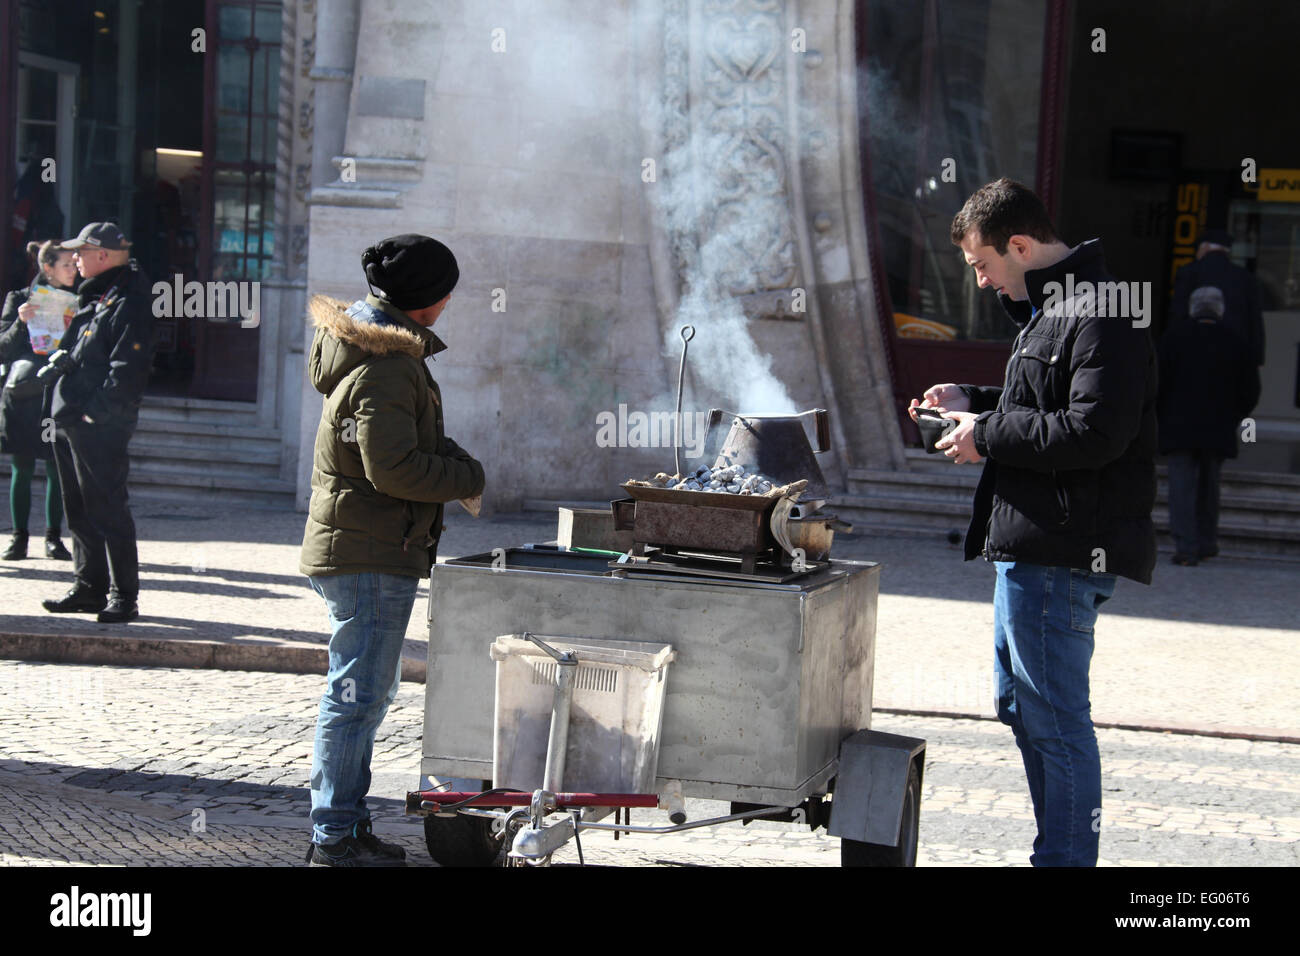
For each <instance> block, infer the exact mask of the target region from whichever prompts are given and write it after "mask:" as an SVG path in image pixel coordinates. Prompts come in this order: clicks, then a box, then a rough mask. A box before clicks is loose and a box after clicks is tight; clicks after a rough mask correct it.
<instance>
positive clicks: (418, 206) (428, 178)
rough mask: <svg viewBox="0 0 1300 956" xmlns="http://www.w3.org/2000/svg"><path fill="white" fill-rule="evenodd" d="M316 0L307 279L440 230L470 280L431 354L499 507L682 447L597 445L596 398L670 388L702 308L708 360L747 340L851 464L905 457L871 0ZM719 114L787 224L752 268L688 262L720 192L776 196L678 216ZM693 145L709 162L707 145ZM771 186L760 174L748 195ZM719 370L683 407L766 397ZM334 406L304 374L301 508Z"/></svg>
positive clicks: (603, 402) (604, 485) (351, 281)
mask: <svg viewBox="0 0 1300 956" xmlns="http://www.w3.org/2000/svg"><path fill="white" fill-rule="evenodd" d="M300 5H301V6H312V5H313V4H311V3H308V2H307V0H300ZM315 7H316V9H315V11H314V16H315V34H314V37H315V40H314V42H315V51H314V56H315V64H316V65H315V67H314V68H313V70H312V71H311V75H312V78H313V80H314V90H313V91H312V93H311V95H310V97H309V98H308V97H305V98H304V99H303V101H302V104H300V106H299V109H300V111H307V110H314V117H315V119H314V122H315V132H314V134H313V141H314V150H313V160H312V167H311V172H310V176H309V177H307V178H310V181H311V184H312V188H311V191H310V195H309V203H310V225H309V233H308V250H309V257H308V263H307V274H306V278H307V286H308V290H309V291H310V292H320V293H325V294H329V295H334V296H337V297H339V298H344V299H349V300H351V299H354V298H357V297H359V296H360V295H362V294H364V292H365V291H366V286H365V281H364V277H363V276H362V273H361V269H360V264H359V257H360V253H361V251H362V249H363V248H365V247H366V246H367V245H369V244H371V243H372V242H374V241H376V240H378V239H380V238H382V237H384V236H387V235H393V234H397V233H402V232H422V233H426V234H429V235H433V236H436V237H438V238H439V239H441V240H443V241H444V242H446V243H447V244H448V245H449V246H450V247H451V248H452V249H453V250H454V251H455V252H456V255H457V257H458V259H459V262H460V267H461V281H460V285H459V286H458V287H457V288H456V290H455V292H454V293H453V295H452V300H451V303H450V305H449V307H448V309H447V311H446V312H445V313H444V316H443V317H442V318H441V319H440V320H439V323H438V325H437V327H436V331H437V332H438V333H439V335H440V336H441V337H442V338H443V339H444V340H445V341H446V342H447V343H448V345H449V349H448V351H447V352H445V353H443V355H441V356H439V357H438V358H437V360H436V361H435V363H434V365H433V371H434V375H435V377H436V378H437V379H438V381H439V384H440V385H441V387H442V391H443V395H444V399H445V403H446V419H447V429H448V433H449V434H451V435H452V436H453V437H455V438H456V440H457V441H458V442H460V443H461V444H462V445H463V446H464V447H465V448H467V449H468V450H470V451H471V452H472V453H473V454H475V455H476V456H477V457H479V458H480V459H481V460H482V461H483V463H484V465H485V468H486V470H487V474H488V491H487V494H486V495H485V505H486V506H487V507H489V508H494V509H497V510H513V509H515V508H518V507H520V506H521V505H522V504H523V502H524V501H525V500H528V499H554V498H563V499H589V500H600V499H609V498H610V497H613V496H615V494H616V493H617V490H618V489H617V484H618V483H619V482H620V481H621V480H623V479H625V478H627V477H631V476H633V475H636V474H640V473H644V472H647V471H650V472H652V471H656V470H659V469H660V468H663V467H666V466H669V465H671V463H672V450H671V448H658V449H644V448H626V447H625V448H618V447H615V448H603V447H599V446H598V444H597V433H598V430H597V415H598V414H600V413H601V412H616V411H617V409H618V408H619V406H620V404H625V405H627V406H628V408H629V409H630V410H642V411H656V410H659V411H667V410H670V409H671V407H672V393H673V390H674V387H675V381H676V367H677V349H678V348H679V344H680V340H676V339H675V334H676V328H677V327H678V326H679V325H680V324H681V322H682V321H683V318H684V317H686V318H691V317H692V316H693V317H694V318H693V319H692V321H694V322H695V324H696V325H697V327H698V336H697V339H696V340H695V342H694V343H693V344H692V349H693V350H695V349H697V348H698V349H699V352H698V354H699V355H700V356H701V361H702V362H705V363H708V362H709V356H710V354H711V350H712V351H713V352H717V351H718V350H719V349H721V348H723V346H724V345H725V346H726V347H727V348H731V347H732V346H735V345H736V344H737V343H738V342H739V341H740V337H741V336H748V339H749V340H752V341H753V342H754V343H755V345H756V346H757V349H756V354H757V356H758V358H759V361H760V364H763V363H764V362H770V364H771V369H772V373H773V374H774V376H775V377H776V379H778V380H779V382H780V383H781V384H782V385H783V386H784V387H785V391H786V392H787V393H788V397H789V401H790V402H791V404H792V406H793V407H798V408H805V407H812V406H818V405H820V406H824V407H828V408H830V409H831V411H832V419H833V423H834V427H835V433H836V454H835V456H833V457H834V458H835V461H834V462H827V465H828V467H827V469H826V470H827V471H828V472H830V473H831V474H832V476H834V475H836V474H839V472H840V466H843V465H852V464H854V463H856V459H855V455H857V454H859V452H860V451H862V450H863V449H864V447H865V444H866V443H874V444H875V445H877V446H879V447H878V448H877V449H875V451H876V452H877V453H879V449H882V448H883V449H884V455H885V456H886V458H889V456H896V457H901V444H900V443H899V442H898V437H897V426H896V424H895V423H894V422H893V416H892V415H890V414H883V415H882V414H881V396H882V395H883V396H884V398H885V400H887V398H888V391H889V389H888V377H887V370H886V374H885V378H884V384H883V389H882V388H881V383H880V372H881V366H880V361H879V358H878V355H879V350H878V344H879V341H878V337H879V331H878V326H877V324H876V321H875V316H874V312H873V308H874V307H873V306H872V304H871V302H872V296H871V289H870V286H869V273H868V270H867V268H866V255H865V240H864V238H863V237H864V236H865V230H864V228H863V224H862V221H861V217H862V209H861V193H860V183H859V179H858V176H859V173H858V169H857V142H856V102H855V100H854V99H853V59H852V57H853V45H852V3H851V2H848V0H844V2H840V3H816V4H814V3H806V4H795V3H782V2H779V0H666V2H662V3H661V2H649V0H643V2H626V3H613V2H608V0H553V2H548V3H545V4H540V3H539V4H534V3H523V2H509V0H459V2H455V0H439V2H436V3H435V2H431V0H317V2H316V4H315ZM801 8H806V10H804V9H801ZM357 25H359V30H358V29H357ZM846 27H847V40H846V39H845V36H846V34H845V32H844V31H845V29H846ZM796 29H802V30H803V31H804V33H805V36H806V38H805V40H804V44H803V46H804V49H803V50H799V51H796V50H794V49H793V46H794V45H797V44H794V45H792V42H791V38H792V36H794V35H795V34H794V33H792V31H794V30H796ZM809 51H811V52H812V54H814V55H813V56H811V57H810V56H809ZM745 104H749V105H748V106H746V105H745ZM327 115H328V116H329V121H328V124H327V125H323V124H324V121H325V117H326V116H327ZM683 124H685V125H683ZM705 128H708V129H712V130H714V131H718V130H721V134H719V135H723V136H724V138H725V136H729V135H732V134H734V136H735V140H736V141H735V144H734V145H735V148H734V149H730V142H729V141H725V139H724V142H726V144H727V145H728V149H727V150H724V151H723V152H725V153H726V155H727V157H728V159H727V161H728V162H735V164H736V166H737V169H738V171H739V173H741V174H743V171H744V170H745V169H751V170H752V169H755V168H761V169H762V170H763V171H764V174H765V177H766V178H764V179H763V180H762V182H763V183H765V184H767V186H768V187H770V188H768V189H767V192H769V193H770V195H768V196H767V197H766V198H765V200H764V202H765V205H764V206H763V210H764V212H763V215H765V216H766V215H769V214H771V215H772V216H773V219H772V220H771V221H773V222H775V223H777V226H776V227H774V229H775V231H774V232H773V233H772V235H773V236H774V237H775V240H777V241H773V242H767V243H764V244H763V248H762V249H760V250H759V251H757V252H756V253H755V254H754V257H753V258H754V261H753V268H752V270H740V273H741V276H740V278H739V279H735V278H734V277H731V278H727V277H725V276H724V277H721V278H720V277H719V276H716V275H713V274H711V273H710V274H709V275H708V277H707V281H706V279H702V278H701V274H700V272H699V269H698V268H696V271H694V272H692V268H693V267H692V265H691V263H692V261H694V262H696V265H697V266H698V264H699V258H698V256H699V253H700V249H701V248H702V247H704V246H706V245H707V243H708V241H709V239H710V238H711V237H713V236H715V235H716V234H718V233H719V232H720V231H723V230H724V229H725V227H726V224H727V222H728V219H727V216H728V215H731V216H732V217H733V218H734V217H735V216H736V215H742V216H746V215H749V214H750V212H751V211H752V210H753V209H754V208H757V207H753V206H745V205H743V204H741V205H737V203H736V202H733V201H731V200H730V199H728V197H726V196H723V195H721V194H720V195H719V196H718V197H712V198H710V200H709V201H706V202H704V203H703V204H702V205H700V206H699V208H698V215H694V214H687V215H685V216H683V215H682V214H681V207H680V205H679V206H678V207H675V208H676V209H677V211H676V212H675V213H672V212H671V210H670V211H668V212H666V208H667V207H666V204H665V201H664V195H665V193H664V190H665V189H666V188H667V187H669V186H672V185H674V184H677V185H680V183H681V182H682V179H681V177H682V176H683V175H684V167H683V166H682V163H681V161H680V157H681V155H682V153H681V151H680V147H681V145H682V142H683V141H684V140H683V137H685V140H690V138H691V137H692V136H694V135H696V131H699V130H701V129H705ZM675 147H677V148H678V149H677V151H676V152H675V151H674V148H675ZM699 152H700V151H699V150H696V154H697V155H696V158H695V162H697V163H699V162H708V161H709V160H710V157H711V156H712V155H713V154H712V153H709V152H707V151H706V152H705V154H704V155H703V156H702V157H701V156H700V155H698V154H699ZM719 155H720V154H719ZM674 157H676V162H675V163H674ZM647 160H651V161H653V163H654V164H653V170H654V173H655V175H654V176H653V177H652V178H649V180H648V177H647V172H646V171H647V168H648V167H647ZM697 171H698V167H697ZM664 176H669V177H672V176H676V177H678V178H677V179H676V180H672V179H664V178H663V177H664ZM647 180H648V181H647ZM752 182H753V180H751V179H745V178H744V176H743V175H742V185H743V189H742V190H741V191H742V192H743V191H744V189H749V190H750V191H753V190H754V187H753V186H752ZM747 183H748V184H751V185H744V184H747ZM724 192H725V190H724ZM732 198H734V197H732ZM742 198H743V197H742ZM737 210H739V211H740V212H739V213H737ZM670 213H671V214H670ZM744 248H747V247H745V246H744V245H743V243H742V244H741V245H738V246H737V249H741V250H742V251H743V249H744ZM692 256H696V257H697V258H696V259H695V260H692V258H691V257H692ZM705 258H706V259H707V258H708V257H707V256H706V257H705ZM706 271H707V270H706ZM724 278H725V279H726V281H722V279H724ZM710 284H713V285H716V286H718V287H719V288H725V290H726V291H727V300H728V301H730V300H731V299H733V298H734V299H735V301H737V302H739V303H740V304H741V311H743V320H742V323H741V332H739V333H737V332H736V331H735V329H734V328H733V327H731V326H726V325H723V324H722V319H721V318H720V317H719V318H717V324H716V325H715V324H713V323H714V321H715V319H714V314H715V312H716V313H718V315H719V316H721V313H722V312H725V311H726V308H730V307H731V306H729V305H726V303H721V304H719V303H716V302H713V301H712V300H705V307H704V308H703V309H701V310H697V311H696V312H694V313H689V312H686V311H684V310H683V308H682V303H683V299H684V298H689V297H690V295H689V294H690V293H691V292H692V290H694V291H696V292H698V291H699V289H701V288H703V287H705V286H708V285H710ZM796 291H798V292H800V293H802V297H801V298H802V301H803V302H804V303H806V304H805V306H804V310H803V311H801V312H796V311H794V310H793V309H792V304H793V301H794V300H793V297H794V295H795V292H796ZM696 298H697V299H698V295H697V296H696ZM715 305H719V308H715V307H714V306H715ZM721 305H726V308H722V307H721ZM873 337H874V338H873ZM309 339H310V329H305V330H304V341H309ZM844 343H848V348H845V347H844ZM742 351H743V350H742ZM694 354H695V353H694V352H693V355H694ZM712 368H713V367H712V365H707V366H706V367H695V366H694V365H693V366H692V369H693V373H692V376H691V381H690V390H689V394H688V398H687V409H688V410H691V409H694V408H697V407H698V408H701V409H702V408H707V407H708V405H711V404H718V405H721V406H723V407H730V408H733V410H736V411H754V412H757V411H765V410H769V409H757V408H735V407H734V403H735V402H736V401H737V399H736V397H735V395H736V393H737V392H738V391H739V390H740V388H741V386H743V385H744V384H745V383H743V382H742V383H736V384H728V383H727V382H726V381H725V380H723V379H720V378H718V377H716V376H714V374H713V371H712ZM720 382H722V385H721V386H720V385H719V383H720ZM838 388H842V389H843V391H844V394H845V395H846V396H848V400H847V402H845V401H839V400H838V399H837V389H838ZM319 409H320V396H319V395H316V394H315V392H314V391H312V390H311V388H310V385H304V388H303V400H302V414H301V420H302V428H301V434H300V443H301V444H300V447H301V451H300V459H299V467H298V476H299V499H300V504H304V505H305V501H306V497H307V494H308V491H309V488H308V482H307V479H308V477H309V465H310V458H311V454H310V450H311V444H312V441H313V438H314V432H315V422H316V419H317V417H318V415H319ZM891 428H892V431H891ZM855 449H856V450H855ZM876 464H880V460H879V457H877V459H876ZM669 470H671V469H669ZM833 480H834V478H833Z"/></svg>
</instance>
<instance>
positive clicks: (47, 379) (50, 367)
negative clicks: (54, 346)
mask: <svg viewBox="0 0 1300 956" xmlns="http://www.w3.org/2000/svg"><path fill="white" fill-rule="evenodd" d="M71 368H72V356H71V355H69V354H68V352H67V350H66V349H59V350H58V351H57V352H51V353H50V357H49V358H48V359H46V360H45V366H44V367H43V368H42V369H41V370H40V371H39V372H37V373H36V378H37V380H38V381H39V382H40V383H41V384H42V385H53V384H54V383H55V382H56V381H58V380H59V379H60V378H62V377H63V376H64V375H65V374H66V373H67V372H68V370H69V369H71Z"/></svg>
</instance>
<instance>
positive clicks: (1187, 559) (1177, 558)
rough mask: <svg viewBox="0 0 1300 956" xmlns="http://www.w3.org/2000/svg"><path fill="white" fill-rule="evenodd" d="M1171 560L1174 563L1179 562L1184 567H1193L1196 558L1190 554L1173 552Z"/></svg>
mask: <svg viewBox="0 0 1300 956" xmlns="http://www.w3.org/2000/svg"><path fill="white" fill-rule="evenodd" d="M1173 562H1174V564H1181V565H1182V566H1183V567H1185V568H1194V567H1196V565H1197V559H1196V558H1194V557H1192V556H1191V555H1190V554H1175V555H1174V557H1173Z"/></svg>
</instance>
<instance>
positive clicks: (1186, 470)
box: [1169, 451, 1223, 558]
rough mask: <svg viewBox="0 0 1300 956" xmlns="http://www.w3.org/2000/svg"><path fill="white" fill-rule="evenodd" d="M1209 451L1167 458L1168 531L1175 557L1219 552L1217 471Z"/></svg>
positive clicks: (1217, 459)
mask: <svg viewBox="0 0 1300 956" xmlns="http://www.w3.org/2000/svg"><path fill="white" fill-rule="evenodd" d="M1222 464H1223V459H1222V458H1220V457H1219V456H1218V455H1216V454H1215V453H1214V452H1210V451H1176V452H1172V453H1171V454H1170V455H1169V530H1170V533H1171V534H1172V535H1173V538H1174V547H1175V548H1177V550H1178V553H1179V554H1185V555H1187V556H1188V557H1193V558H1201V557H1206V556H1208V555H1210V554H1213V553H1214V552H1215V551H1217V550H1218V549H1219V543H1218V539H1219V467H1220V466H1221V465H1222Z"/></svg>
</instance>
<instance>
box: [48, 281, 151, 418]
mask: <svg viewBox="0 0 1300 956" xmlns="http://www.w3.org/2000/svg"><path fill="white" fill-rule="evenodd" d="M77 293H78V295H79V296H80V301H81V308H79V309H78V310H77V314H76V315H74V316H73V317H72V324H71V325H69V326H68V331H67V332H65V333H64V335H63V338H62V339H61V340H60V342H59V348H61V349H65V350H67V352H68V353H69V354H70V356H71V358H72V368H71V370H70V371H69V372H68V373H67V374H66V375H64V376H63V377H62V378H60V379H59V380H58V381H57V382H56V383H55V385H54V389H53V399H52V403H51V406H50V414H51V415H53V417H54V420H55V421H56V422H58V423H60V424H64V423H67V422H76V421H80V420H81V416H83V415H86V416H88V417H89V418H90V419H91V421H93V422H94V423H95V424H96V425H104V426H113V427H117V428H122V429H125V430H127V431H131V430H133V429H134V428H135V425H136V421H137V419H138V418H139V410H140V396H141V395H142V394H143V392H144V387H145V384H146V383H147V382H148V381H149V368H150V366H151V365H152V364H153V325H154V318H153V306H152V297H151V296H152V293H151V290H150V285H149V280H148V279H147V278H145V275H144V273H143V272H142V271H141V270H140V267H139V265H138V264H137V263H136V262H135V260H134V259H133V260H131V262H129V263H128V264H126V265H124V266H118V267H117V268H115V269H109V270H108V271H107V272H101V273H100V274H99V275H97V276H92V277H91V278H89V279H86V280H85V281H84V282H82V283H81V285H80V286H78V288H77Z"/></svg>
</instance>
